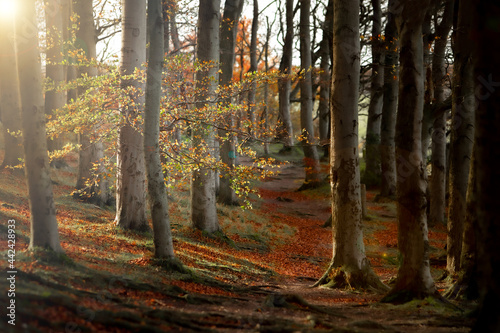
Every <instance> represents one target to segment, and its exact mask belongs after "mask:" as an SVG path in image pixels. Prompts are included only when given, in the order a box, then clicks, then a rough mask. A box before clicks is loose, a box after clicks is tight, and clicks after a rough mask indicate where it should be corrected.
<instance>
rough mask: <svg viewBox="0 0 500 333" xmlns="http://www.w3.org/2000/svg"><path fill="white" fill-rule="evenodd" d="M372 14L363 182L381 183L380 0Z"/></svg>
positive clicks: (377, 1)
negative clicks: (369, 86) (370, 70)
mask: <svg viewBox="0 0 500 333" xmlns="http://www.w3.org/2000/svg"><path fill="white" fill-rule="evenodd" d="M371 3H372V7H373V16H372V21H373V23H372V78H371V79H372V82H371V88H370V106H369V107H368V121H367V126H366V155H365V156H366V170H365V173H364V175H363V183H365V184H366V185H368V186H372V185H378V184H380V173H381V169H380V148H379V147H380V127H381V120H382V117H381V116H382V106H383V104H382V103H383V97H384V95H383V94H384V91H383V87H384V66H383V63H384V51H383V48H382V45H383V43H382V39H381V37H382V9H381V7H380V0H371Z"/></svg>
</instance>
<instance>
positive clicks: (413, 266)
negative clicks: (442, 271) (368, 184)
mask: <svg viewBox="0 0 500 333" xmlns="http://www.w3.org/2000/svg"><path fill="white" fill-rule="evenodd" d="M429 2H430V1H422V2H418V3H417V2H415V1H411V0H406V1H401V2H400V3H399V5H400V6H398V8H397V12H398V15H397V16H396V24H397V27H398V33H399V41H400V50H401V51H400V66H401V67H400V77H399V100H400V101H404V103H399V104H398V114H397V119H396V140H395V141H396V167H397V169H396V170H397V176H398V179H397V200H398V202H397V218H398V249H399V252H400V254H401V259H400V266H399V269H398V275H397V278H396V283H395V284H394V286H393V287H392V289H391V291H390V292H389V293H388V294H387V295H386V296H385V297H384V299H383V301H386V302H406V301H409V300H411V299H414V298H425V297H427V296H431V295H438V292H437V289H436V287H435V285H434V281H433V279H432V276H431V272H430V263H429V239H428V230H427V215H426V206H427V204H426V183H427V181H426V174H425V163H424V161H423V160H422V146H421V145H422V142H421V135H422V125H421V123H422V117H423V110H424V78H425V75H424V72H423V70H424V65H423V55H424V50H423V41H422V23H423V21H424V18H425V14H426V11H427V8H428V6H429Z"/></svg>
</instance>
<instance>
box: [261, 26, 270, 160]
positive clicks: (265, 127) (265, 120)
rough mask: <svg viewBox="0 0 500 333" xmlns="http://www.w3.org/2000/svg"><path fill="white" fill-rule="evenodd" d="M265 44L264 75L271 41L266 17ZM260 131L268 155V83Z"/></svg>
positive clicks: (265, 85) (267, 64)
mask: <svg viewBox="0 0 500 333" xmlns="http://www.w3.org/2000/svg"><path fill="white" fill-rule="evenodd" d="M266 27H267V29H266V43H265V44H264V70H265V72H266V75H267V74H268V73H269V40H270V39H271V29H272V26H271V25H269V17H266ZM262 126H263V128H262V131H263V134H264V135H263V139H264V154H265V155H266V156H268V155H269V140H268V129H269V82H268V81H267V80H266V82H264V110H263V112H262Z"/></svg>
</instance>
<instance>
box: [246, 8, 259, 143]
mask: <svg viewBox="0 0 500 333" xmlns="http://www.w3.org/2000/svg"><path fill="white" fill-rule="evenodd" d="M258 31H259V1H258V0H253V18H252V31H251V36H250V68H249V69H248V73H254V72H256V71H257V62H258V60H257V35H258ZM256 94H257V83H256V82H255V81H252V82H251V83H250V88H249V90H248V119H249V122H250V126H249V128H248V129H249V133H250V135H251V136H255V135H256V129H257V128H258V126H257V123H256V122H257V117H256V114H255V112H256V107H255V96H256Z"/></svg>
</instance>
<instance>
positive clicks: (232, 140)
mask: <svg viewBox="0 0 500 333" xmlns="http://www.w3.org/2000/svg"><path fill="white" fill-rule="evenodd" d="M243 3H244V1H243V0H226V2H225V4H224V16H223V18H222V21H221V25H220V38H221V39H220V69H221V72H220V74H219V84H220V85H221V86H228V85H230V84H231V82H232V80H233V68H234V62H235V45H236V34H237V32H238V21H239V20H240V16H241V11H242V10H243ZM224 103H227V104H229V103H231V98H230V97H228V98H227V99H226V100H225V101H224ZM226 120H227V123H226V124H225V125H226V127H228V128H229V129H233V128H234V126H235V119H234V116H233V115H232V114H231V115H229V116H228V117H226ZM219 137H221V138H224V137H227V140H223V141H222V142H221V144H220V158H221V161H222V162H223V163H224V164H225V165H226V166H227V167H228V168H229V169H231V168H233V167H234V165H235V163H237V158H236V136H235V135H234V134H232V133H231V131H226V130H219ZM221 175H222V177H221V178H220V184H219V202H220V203H222V204H225V205H237V204H238V198H237V197H236V194H235V192H234V190H233V189H232V187H231V178H230V175H229V173H224V172H222V173H221Z"/></svg>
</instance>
